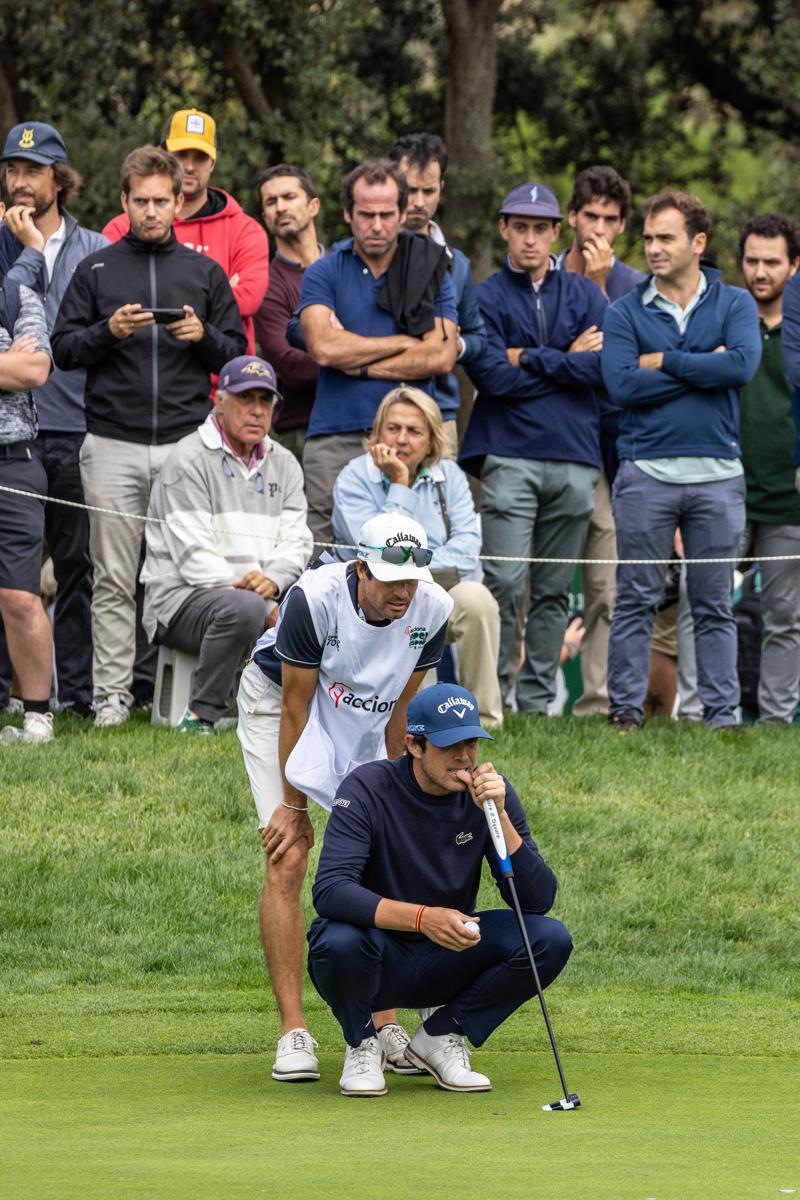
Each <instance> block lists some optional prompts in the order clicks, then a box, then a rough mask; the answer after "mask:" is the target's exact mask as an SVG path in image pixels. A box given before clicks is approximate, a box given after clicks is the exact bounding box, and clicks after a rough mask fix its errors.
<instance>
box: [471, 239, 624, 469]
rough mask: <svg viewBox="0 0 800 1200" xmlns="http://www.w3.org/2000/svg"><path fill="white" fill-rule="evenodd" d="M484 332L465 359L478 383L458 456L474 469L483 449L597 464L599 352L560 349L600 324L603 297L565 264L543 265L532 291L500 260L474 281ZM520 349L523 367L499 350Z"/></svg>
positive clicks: (518, 273) (524, 275) (523, 276)
mask: <svg viewBox="0 0 800 1200" xmlns="http://www.w3.org/2000/svg"><path fill="white" fill-rule="evenodd" d="M476 292H477V296H478V304H479V305H480V310H481V314H482V316H483V320H484V324H485V325H486V333H487V337H488V342H487V347H486V351H485V352H484V354H483V355H481V357H480V358H479V359H477V360H475V361H474V362H471V363H469V364H467V368H466V370H467V374H468V375H469V377H470V379H471V380H472V382H473V383H474V384H475V386H476V388H477V389H478V396H477V399H476V401H475V407H474V409H473V410H472V416H471V418H470V422H469V425H468V427H467V432H466V435H465V437H464V444H463V447H462V450H461V455H460V458H459V462H460V463H461V465H462V466H463V467H464V469H465V470H467V471H469V472H470V473H471V474H473V475H479V474H480V471H481V467H482V465H483V460H484V458H485V456H486V455H487V454H499V455H502V456H506V457H508V458H540V459H550V460H553V461H557V462H576V463H586V464H587V465H589V466H592V467H597V466H599V465H600V446H599V433H598V422H599V404H598V397H597V391H596V389H598V388H601V387H602V384H603V380H602V375H601V370H600V355H599V353H595V352H592V353H589V352H582V353H574V354H569V353H567V351H568V350H569V347H570V346H571V345H572V343H573V342H574V341H575V338H576V337H577V336H578V334H579V333H583V331H584V330H585V329H588V328H589V326H590V325H597V326H598V328H599V327H600V326H602V323H603V314H604V312H605V309H606V298H605V296H604V295H603V293H602V292H601V291H600V289H599V288H598V287H596V286H595V284H593V283H591V282H590V281H589V280H588V279H584V278H583V276H581V275H575V274H573V273H572V272H569V271H556V270H550V271H548V272H547V274H546V275H545V277H544V280H543V281H542V286H541V289H540V291H539V295H538V298H537V297H536V296H535V294H534V291H533V288H532V287H531V284H530V280H529V278H528V275H527V273H526V272H524V271H512V270H511V268H510V267H509V265H508V263H507V262H506V263H504V264H503V267H502V269H501V270H500V271H497V272H496V274H494V275H490V276H489V278H488V279H484V281H483V282H482V283H479V284H478V287H477V288H476ZM516 347H522V348H524V349H527V351H528V356H529V359H530V363H529V366H528V367H512V366H511V364H510V363H509V361H508V358H507V356H506V350H507V349H512V348H516Z"/></svg>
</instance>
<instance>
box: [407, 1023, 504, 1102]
mask: <svg viewBox="0 0 800 1200" xmlns="http://www.w3.org/2000/svg"><path fill="white" fill-rule="evenodd" d="M406 1058H408V1059H409V1060H410V1061H411V1062H413V1063H415V1064H416V1065H417V1066H418V1067H422V1068H423V1069H424V1070H425V1071H430V1073H431V1075H432V1076H433V1077H434V1079H435V1080H436V1082H437V1083H438V1085H439V1087H440V1088H444V1089H445V1090H446V1091H448V1092H489V1091H491V1089H492V1084H491V1080H489V1079H487V1078H486V1076H485V1075H481V1074H480V1073H479V1072H478V1071H473V1070H472V1068H471V1066H470V1061H469V1050H468V1049H467V1045H466V1042H465V1041H464V1039H463V1038H462V1037H459V1035H458V1034H455V1033H443V1034H441V1035H440V1036H438V1037H433V1036H432V1035H431V1034H429V1033H426V1032H425V1026H424V1025H420V1027H419V1029H418V1030H417V1032H416V1033H415V1034H414V1036H413V1037H412V1039H411V1041H410V1042H409V1043H408V1046H407V1048H406Z"/></svg>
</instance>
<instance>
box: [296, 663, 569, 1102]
mask: <svg viewBox="0 0 800 1200" xmlns="http://www.w3.org/2000/svg"><path fill="white" fill-rule="evenodd" d="M406 729H407V734H406V750H407V753H406V755H405V756H403V757H401V758H395V759H392V760H388V761H387V760H383V761H381V762H373V763H368V764H367V765H366V766H362V767H359V768H358V769H357V770H355V771H353V772H352V774H350V775H348V777H347V778H346V779H345V780H344V781H343V782H342V783H341V784H340V786H339V790H338V792H337V793H336V798H335V799H334V801H333V810H332V812H331V816H330V819H329V821H328V826H327V829H326V831H325V839H324V842H323V846H322V852H321V855H320V860H319V869H318V871H317V877H316V880H315V883H314V891H313V898H314V905H315V907H316V910H317V912H318V913H319V916H318V918H317V919H316V920H315V921H314V923H313V925H312V926H311V930H310V932H309V935H308V943H309V956H308V970H309V974H310V975H311V978H312V980H313V982H314V985H315V987H316V988H317V991H318V992H319V993H320V995H321V996H322V997H323V999H324V1000H326V1001H327V1003H328V1004H329V1005H330V1006H331V1009H332V1010H333V1014H334V1016H335V1017H336V1019H337V1020H338V1022H339V1024H340V1025H341V1027H342V1031H343V1033H344V1036H345V1041H346V1042H347V1052H346V1055H345V1061H344V1071H343V1073H342V1077H341V1080H340V1083H339V1087H340V1090H341V1092H342V1095H344V1096H383V1095H385V1093H386V1084H385V1081H384V1077H383V1067H384V1062H383V1051H382V1048H381V1045H380V1042H379V1040H378V1038H377V1037H376V1034H375V1028H374V1025H373V1023H372V1017H371V1015H370V1014H371V1013H373V1012H378V1011H380V1010H382V1009H385V1008H387V1007H389V1005H397V1006H398V1007H408V1008H423V1009H424V1008H433V1007H434V1006H438V1007H436V1008H435V1011H433V1012H432V1013H431V1014H430V1015H428V1017H427V1019H426V1020H425V1021H424V1022H423V1024H421V1025H420V1026H419V1028H418V1029H417V1031H416V1033H415V1034H414V1036H413V1037H412V1038H411V1041H410V1043H409V1045H408V1046H407V1048H406V1051H405V1053H406V1057H407V1058H408V1059H409V1060H410V1062H411V1063H413V1064H414V1065H416V1066H418V1067H421V1068H423V1069H424V1070H426V1071H429V1072H430V1074H431V1075H433V1077H434V1078H435V1080H436V1082H437V1083H438V1084H439V1086H440V1087H442V1088H446V1089H447V1090H448V1091H454V1092H485V1091H488V1090H489V1089H490V1088H491V1086H492V1085H491V1083H490V1081H489V1080H488V1079H487V1077H486V1076H485V1075H481V1074H479V1073H478V1072H477V1071H473V1070H472V1069H471V1066H470V1059H469V1051H468V1049H467V1046H466V1042H465V1038H469V1040H470V1042H472V1044H473V1045H474V1046H481V1045H482V1044H483V1043H484V1042H485V1041H486V1039H487V1038H488V1036H489V1034H490V1033H491V1032H492V1031H493V1030H494V1029H496V1028H497V1026H498V1025H500V1024H501V1023H502V1022H503V1021H505V1020H506V1018H507V1017H509V1016H510V1015H511V1013H513V1012H514V1010H515V1009H517V1008H519V1006H520V1005H521V1004H523V1003H524V1002H525V1001H526V1000H527V999H529V998H530V997H531V996H533V995H535V991H536V988H535V984H534V979H533V973H532V971H531V968H530V963H529V962H528V959H527V957H526V954H525V948H524V945H523V942H522V938H521V935H520V932H519V927H518V925H517V921H516V918H515V916H514V913H513V911H512V910H511V909H510V908H503V909H491V910H488V911H486V912H482V913H476V912H475V901H476V898H477V895H478V886H479V884H480V877H481V868H482V866H483V861H484V859H486V861H487V862H488V863H489V868H490V870H491V872H492V874H493V876H494V878H495V881H496V883H497V886H498V888H499V889H500V893H501V895H502V897H503V899H504V900H505V901H506V903H507V904H508V903H509V902H510V895H509V894H508V892H507V884H506V883H505V882H504V881H503V879H502V877H501V876H500V873H499V870H498V868H497V863H496V860H495V856H494V851H493V848H492V842H491V838H490V836H489V831H488V827H487V825H486V820H485V818H484V815H483V812H482V805H483V802H484V801H485V800H489V799H491V800H494V802H495V804H496V805H497V811H498V813H499V814H500V820H501V822H502V826H503V832H504V834H505V838H506V844H507V846H508V851H509V854H510V855H511V861H512V863H513V867H514V877H515V880H516V885H517V892H518V895H519V900H520V904H521V906H522V909H523V912H524V914H525V922H526V925H527V929H528V934H529V937H530V942H531V946H532V948H533V952H534V955H535V959H536V965H537V967H538V970H539V975H540V977H541V982H542V986H543V987H547V985H548V984H549V983H551V982H552V981H553V980H554V979H555V978H556V976H557V975H558V974H559V972H560V971H561V970H562V969H563V967H564V965H565V963H566V961H567V959H568V958H569V955H570V951H571V950H572V939H571V937H570V935H569V932H568V931H567V930H566V929H565V927H564V926H563V925H562V924H561V923H560V922H559V921H555V920H553V919H552V918H550V917H545V916H543V915H542V914H543V913H545V912H547V910H548V909H549V908H550V907H551V905H552V903H553V899H554V897H555V894H556V879H555V876H554V874H553V872H552V871H551V870H550V868H549V867H548V866H547V864H546V862H545V861H544V859H543V858H542V856H541V854H540V853H539V851H538V849H537V847H536V843H535V842H534V840H533V838H532V837H531V834H530V830H529V829H528V826H527V824H526V821H525V815H524V813H523V809H522V804H521V803H520V800H519V797H518V796H517V793H516V792H515V791H514V789H513V787H512V786H511V784H510V783H508V781H507V780H506V779H504V778H503V776H502V775H499V774H498V773H497V771H495V769H494V767H493V766H492V764H491V763H488V762H486V763H482V764H481V765H480V766H477V765H476V764H477V747H478V739H479V738H489V739H491V735H490V734H488V733H486V732H485V731H484V730H483V729H481V726H480V724H479V720H478V704H477V701H476V699H475V697H474V696H473V695H472V693H471V692H468V691H465V690H464V689H463V688H459V687H457V686H453V685H452V684H446V683H440V684H437V685H436V686H435V687H431V688H427V689H426V690H425V691H423V692H420V693H419V695H417V696H416V697H415V698H414V699H413V700H412V701H411V702H410V704H409V706H408V718H407V725H406ZM467 922H474V923H478V924H479V929H480V932H477V931H476V930H474V929H471V928H469V926H468V925H467Z"/></svg>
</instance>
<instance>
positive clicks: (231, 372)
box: [217, 354, 283, 400]
mask: <svg viewBox="0 0 800 1200" xmlns="http://www.w3.org/2000/svg"><path fill="white" fill-rule="evenodd" d="M217 387H218V388H219V390H220V391H221V392H234V393H236V392H247V391H249V390H250V389H251V388H261V389H262V390H263V391H265V392H272V394H273V395H274V396H275V398H276V399H277V400H282V399H283V396H282V395H281V394H280V392H279V391H278V381H277V379H276V378H275V368H274V367H273V366H272V364H271V363H268V362H267V360H266V359H264V358H259V357H258V356H257V355H256V354H240V355H239V357H238V358H232V359H231V361H230V362H226V363H225V366H224V367H223V368H222V370H221V371H220V373H219V382H218V383H217Z"/></svg>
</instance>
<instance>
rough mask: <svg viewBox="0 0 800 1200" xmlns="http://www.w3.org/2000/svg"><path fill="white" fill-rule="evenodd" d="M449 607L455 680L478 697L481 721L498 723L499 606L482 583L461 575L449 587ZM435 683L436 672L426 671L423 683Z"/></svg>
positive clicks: (500, 716) (500, 715) (500, 720)
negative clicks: (454, 656) (450, 598)
mask: <svg viewBox="0 0 800 1200" xmlns="http://www.w3.org/2000/svg"><path fill="white" fill-rule="evenodd" d="M450 596H451V597H452V600H453V604H454V605H455V607H454V608H453V613H452V616H451V617H450V623H449V626H448V630H447V640H448V642H451V643H454V644H455V647H456V650H457V652H458V678H459V681H460V682H461V683H462V684H463V685H464V687H465V688H468V689H469V691H471V692H472V694H473V695H474V697H475V699H476V700H477V701H478V711H479V713H480V718H481V722H482V723H483V724H486V725H502V723H503V701H502V698H501V696H500V684H499V682H498V679H497V655H498V652H499V650H500V609H499V608H498V605H497V601H496V600H495V598H494V596H493V595H492V593H491V592H490V591H489V589H488V588H487V587H485V586H484V584H482V583H476V582H475V581H474V580H471V579H465V580H463V581H462V582H461V583H457V584H456V585H455V587H453V588H451V589H450ZM434 683H436V672H435V671H429V672H428V674H427V675H426V676H425V678H424V680H423V681H422V686H423V687H430V686H431V685H432V684H434Z"/></svg>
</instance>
